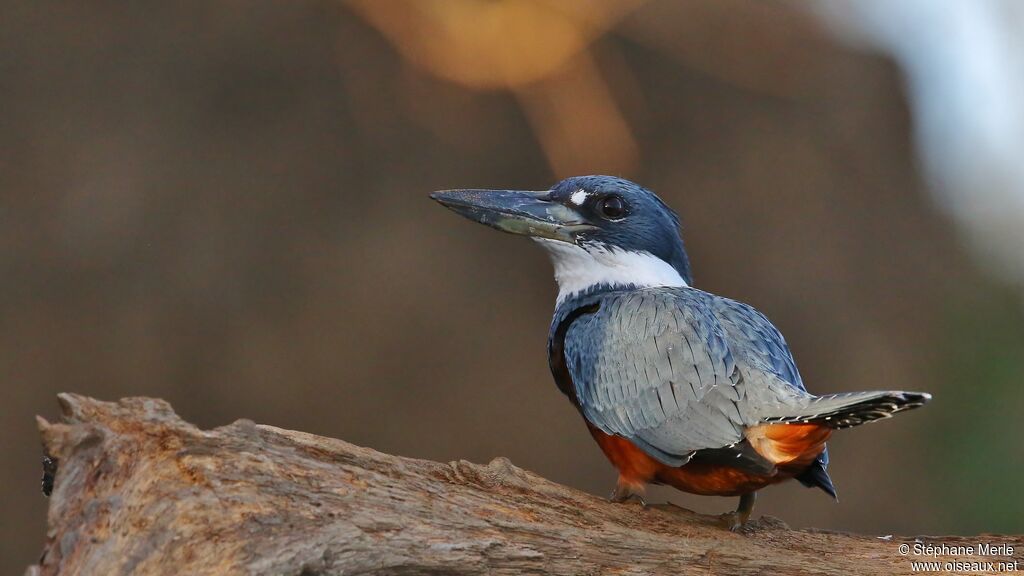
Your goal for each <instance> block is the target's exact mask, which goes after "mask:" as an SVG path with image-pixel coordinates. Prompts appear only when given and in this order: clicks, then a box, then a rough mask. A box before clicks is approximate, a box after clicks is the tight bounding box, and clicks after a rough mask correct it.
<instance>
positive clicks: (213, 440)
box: [28, 395, 1024, 576]
mask: <svg viewBox="0 0 1024 576" xmlns="http://www.w3.org/2000/svg"><path fill="white" fill-rule="evenodd" d="M60 400H61V404H62V406H63V411H64V422H63V423H54V424H51V423H48V422H46V421H45V420H43V419H40V422H39V428H40V431H41V433H42V437H43V444H44V448H45V451H46V453H47V454H48V455H49V456H52V457H53V458H55V459H56V460H57V463H58V466H57V470H56V478H55V482H54V485H53V493H52V497H51V500H50V510H49V526H50V528H49V532H48V534H47V540H46V544H45V548H44V550H43V555H42V558H41V560H40V564H39V565H37V566H32V567H30V568H29V570H28V574H31V575H49V574H103V575H118V574H136V575H150V574H190V575H201V574H274V575H278V574H293V575H302V576H306V575H314V574H364V573H380V574H434V573H446V574H447V573H454V574H524V573H534V574H599V573H600V574H605V573H614V574H702V575H704V574H787V575H788V574H837V575H839V574H842V575H845V574H902V573H909V572H910V571H911V567H910V561H911V560H912V559H922V558H914V557H912V556H902V555H900V554H899V552H898V546H899V544H902V543H908V544H911V545H913V543H914V541H915V539H914V538H903V537H894V538H892V539H890V540H883V539H879V538H876V537H871V536H858V535H853V534H842V533H832V532H821V531H814V530H790V529H789V528H787V527H786V526H785V525H784V524H783V523H782V522H780V521H778V520H775V519H770V518H762V519H761V520H759V521H757V522H755V523H754V524H753V525H752V526H751V528H750V529H749V530H747V531H746V532H744V533H737V534H734V533H731V532H728V531H726V530H724V529H722V528H721V527H720V526H719V522H718V519H717V518H715V517H710V516H703V515H699V514H696V513H693V512H690V511H686V510H683V509H681V508H674V509H662V508H644V507H641V506H639V505H636V504H611V503H609V502H607V501H605V500H604V499H602V498H598V497H595V496H592V495H590V494H585V493H583V492H580V491H578V490H574V489H572V488H568V487H565V486H561V485H558V484H555V483H553V482H550V481H548V480H545V479H544V478H541V477H539V476H537V475H536V474H533V473H530V472H527V471H525V470H521V469H519V468H516V467H515V466H513V465H512V464H511V463H509V461H508V460H506V459H504V458H498V459H496V460H494V461H493V462H491V463H490V464H487V465H478V464H472V463H469V462H463V461H460V462H452V463H448V464H442V463H438V462H429V461H424V460H416V459H412V458H402V457H397V456H390V455H387V454H382V453H380V452H376V451H374V450H370V449H367V448H360V447H358V446H353V445H352V444H348V443H346V442H343V441H341V440H334V439H330V438H322V437H319V436H313V435H310V434H304V433H301V432H293V431H289V430H282V429H279V428H274V427H270V426H259V425H256V424H254V423H252V422H250V421H245V420H240V421H238V422H235V423H233V424H231V425H229V426H224V427H222V428H217V429H215V430H211V431H202V430H199V429H198V428H196V427H194V426H192V425H190V424H188V423H186V422H184V421H183V420H181V419H180V418H179V417H178V416H177V415H176V414H175V413H174V412H173V410H172V409H171V407H170V406H169V405H168V404H167V403H165V402H163V401H161V400H153V399H145V398H131V399H126V400H122V401H120V402H118V403H107V402H100V401H97V400H93V399H90V398H85V397H82V396H73V395H61V396H60ZM919 541H924V542H931V543H936V544H946V545H957V544H971V545H975V546H976V545H977V544H978V543H979V542H985V543H989V544H997V543H1008V544H1010V545H1011V546H1014V547H1015V548H1016V550H1014V552H1013V555H1012V556H1011V557H1006V556H1001V557H998V556H997V557H989V558H988V559H990V560H995V561H1011V562H1012V561H1014V560H1016V561H1018V566H1019V569H1022V570H1024V556H1022V552H1024V539H1022V538H1021V537H1019V536H1017V537H1005V536H982V537H972V538H960V537H938V538H930V537H919ZM923 559H927V558H923ZM953 559H954V557H951V556H943V557H940V558H938V560H940V561H946V560H953ZM958 559H960V560H980V559H982V558H981V557H978V556H975V557H970V558H966V557H963V556H961V557H958Z"/></svg>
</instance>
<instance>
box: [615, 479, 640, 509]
mask: <svg viewBox="0 0 1024 576" xmlns="http://www.w3.org/2000/svg"><path fill="white" fill-rule="evenodd" d="M608 499H609V500H611V501H612V502H615V503H624V502H635V503H637V504H639V505H641V506H647V502H646V501H645V500H644V487H643V485H640V486H637V485H636V484H632V483H626V482H621V481H620V482H619V483H618V484H616V485H615V490H613V491H612V494H611V496H609V497H608Z"/></svg>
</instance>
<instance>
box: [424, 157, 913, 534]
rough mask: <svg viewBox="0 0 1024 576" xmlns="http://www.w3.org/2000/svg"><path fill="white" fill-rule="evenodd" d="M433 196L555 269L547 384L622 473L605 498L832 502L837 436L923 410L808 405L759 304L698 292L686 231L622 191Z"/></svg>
mask: <svg viewBox="0 0 1024 576" xmlns="http://www.w3.org/2000/svg"><path fill="white" fill-rule="evenodd" d="M431 198H433V199H434V200H436V201H438V202H440V203H441V204H443V205H444V206H445V207H447V208H449V209H451V210H453V211H454V212H456V213H458V214H460V215H462V216H465V217H466V218H469V219H471V220H474V221H477V222H480V223H482V224H486V225H488V226H491V227H493V228H497V229H498V230H502V231H504V232H511V233H513V234H520V235H524V236H529V237H531V238H533V239H534V240H535V241H537V243H539V244H540V245H541V246H543V247H544V248H545V249H546V250H547V251H548V253H549V255H550V256H551V260H552V262H553V264H554V269H555V280H556V281H557V283H558V299H557V303H556V307H555V313H554V318H553V319H552V321H551V328H550V331H549V333H548V363H549V365H550V368H551V373H552V375H553V376H554V379H555V383H556V384H557V385H558V388H559V390H561V391H562V392H563V393H564V394H565V395H566V396H568V397H569V400H570V401H571V402H572V403H573V405H574V406H575V407H576V409H577V410H578V411H579V412H580V414H581V415H582V416H583V419H584V420H585V421H586V424H587V428H588V429H589V430H590V434H591V435H592V436H593V437H594V440H596V441H597V443H598V445H599V446H600V447H601V450H602V451H603V452H604V454H605V455H606V456H607V457H608V459H609V460H610V461H611V463H612V464H613V465H614V466H615V468H616V469H617V470H618V472H619V478H618V482H617V483H616V487H615V490H614V492H613V493H612V496H611V499H612V501H614V502H624V501H627V500H637V501H639V502H641V503H643V494H644V488H645V486H646V485H647V484H651V483H653V484H667V485H669V486H673V487H675V488H677V489H679V490H682V491H684V492H691V493H694V494H704V495H718V496H739V497H740V502H739V506H738V508H737V509H736V511H735V512H732V513H730V514H726V515H725V521H726V524H727V525H728V526H729V528H730V529H733V530H736V529H738V528H739V527H741V526H742V525H743V524H745V523H746V522H747V520H748V519H749V517H750V513H751V511H752V510H753V506H754V498H755V493H756V492H757V490H760V489H761V488H764V487H765V486H768V485H769V484H775V483H777V482H781V481H783V480H787V479H789V478H796V479H797V480H798V481H799V482H801V483H802V484H803V485H805V486H808V487H818V488H821V489H822V490H824V491H825V492H827V493H828V494H829V495H831V496H832V497H833V498H835V496H836V491H835V488H834V487H833V485H832V480H831V479H830V478H829V475H828V472H827V471H826V468H827V466H828V451H827V449H826V446H825V441H826V440H828V438H829V436H830V435H831V434H832V431H833V430H838V429H841V428H849V427H851V426H857V425H860V424H864V423H866V422H871V421H873V420H878V419H881V418H887V417H889V416H892V415H893V414H896V413H897V412H901V411H904V410H909V409H911V408H916V407H918V406H922V405H924V404H925V403H926V402H928V400H930V399H931V395H929V394H927V393H924V392H903V391H874V392H851V393H843V394H827V395H824V396H816V395H814V394H811V393H810V392H808V391H807V388H806V387H805V386H804V383H803V381H802V380H801V379H800V373H799V371H797V367H796V363H795V362H794V360H793V355H792V354H791V353H790V350H789V347H788V346H787V344H786V341H785V339H784V338H783V337H782V334H781V333H780V332H779V330H778V329H777V328H776V327H775V326H774V325H773V324H772V323H771V322H770V321H769V320H768V318H766V317H765V316H764V315H763V314H761V313H760V312H758V311H757V310H756V309H754V308H753V307H752V306H749V305H747V304H744V303H742V302H737V301H735V300H730V299H728V298H723V297H721V296H716V295H715V294H711V293H708V292H704V291H702V290H699V289H697V288H694V287H693V278H692V276H691V273H690V263H689V259H688V258H687V255H686V250H685V249H684V247H683V240H682V238H681V236H680V233H679V218H678V217H677V216H676V214H675V212H673V211H672V209H671V208H669V207H668V206H667V205H666V204H665V203H664V202H663V201H662V200H661V199H660V198H658V197H657V196H656V195H655V194H654V193H653V192H651V191H650V190H647V189H646V188H643V187H641V186H639V185H638V184H635V183H633V182H630V181H628V180H624V179H622V178H616V177H611V176H581V177H574V178H568V179H566V180H562V181H561V182H559V183H558V184H556V185H555V186H554V187H553V188H552V189H550V190H545V191H541V192H526V191H516V190H446V191H442V192H435V193H434V194H431Z"/></svg>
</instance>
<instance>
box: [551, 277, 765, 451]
mask: <svg viewBox="0 0 1024 576" xmlns="http://www.w3.org/2000/svg"><path fill="white" fill-rule="evenodd" d="M715 298H716V297H715V296H712V295H710V294H707V293H704V292H701V291H699V290H693V289H687V288H682V289H676V288H651V289H646V290H633V291H623V292H611V293H608V294H606V295H604V296H602V297H601V298H600V300H599V303H600V306H599V308H598V309H597V310H596V311H594V312H592V313H590V314H585V315H582V316H580V318H578V319H577V320H576V321H575V322H573V324H572V325H571V326H570V327H569V329H568V331H567V332H566V336H565V358H566V364H567V366H568V368H569V372H570V374H571V376H572V380H573V386H574V388H575V392H576V396H577V399H578V401H579V405H580V409H581V411H582V412H583V415H584V417H586V419H587V420H588V421H589V422H590V423H591V424H593V425H594V426H597V427H598V428H599V429H601V430H602V431H603V432H605V433H607V434H615V435H618V436H622V437H625V438H627V439H629V440H631V441H633V442H634V443H635V444H637V445H638V446H640V447H641V448H643V449H644V450H645V451H646V452H647V453H648V454H650V455H651V456H653V457H655V458H657V459H658V460H660V461H662V462H664V463H666V464H669V465H676V466H678V465H681V464H684V463H686V462H687V461H688V460H689V458H690V457H691V456H692V455H693V453H694V452H695V451H698V450H702V449H707V448H722V447H725V446H729V445H732V444H735V443H737V442H739V441H741V440H742V437H743V429H744V427H745V426H747V425H749V424H751V423H753V422H752V421H749V418H747V417H745V416H744V414H743V412H745V411H744V410H741V405H742V403H743V399H744V397H745V393H744V389H743V377H742V375H741V374H740V371H739V368H738V366H737V362H736V358H735V356H734V353H733V351H732V350H731V347H730V343H729V334H728V332H727V331H726V329H725V328H724V327H723V325H722V322H721V321H720V320H719V318H718V316H717V315H716V313H715V310H714V301H715Z"/></svg>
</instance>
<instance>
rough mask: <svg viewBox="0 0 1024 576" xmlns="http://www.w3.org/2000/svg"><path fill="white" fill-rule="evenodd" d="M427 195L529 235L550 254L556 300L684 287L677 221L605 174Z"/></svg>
mask: <svg viewBox="0 0 1024 576" xmlns="http://www.w3.org/2000/svg"><path fill="white" fill-rule="evenodd" d="M431 197H432V198H433V199H435V200H437V201H438V202H440V203H441V204H443V205H444V206H446V207H448V208H450V209H451V210H453V211H455V212H457V213H459V214H461V215H463V216H465V217H467V218H469V219H471V220H475V221H477V222H481V223H483V224H486V225H488V226H491V227H494V228H497V229H498V230H502V231H505V232H511V233H513V234H521V235H525V236H530V237H533V238H534V239H535V240H537V241H538V242H540V243H541V244H542V245H543V246H544V247H545V248H547V249H548V252H549V253H550V254H551V258H552V261H553V262H554V265H555V278H556V279H557V280H558V284H559V288H560V290H559V300H560V301H561V300H564V299H565V298H567V297H569V296H572V295H574V294H578V293H581V292H585V291H590V290H595V289H599V288H602V287H607V288H621V287H648V286H685V285H690V284H692V283H693V282H692V277H691V275H690V264H689V261H688V259H687V256H686V250H685V249H684V247H683V240H682V238H681V237H680V235H679V218H678V217H677V216H676V214H675V212H673V211H672V209H671V208H669V207H668V206H667V205H666V204H665V203H664V202H662V201H661V199H660V198H658V197H657V196H656V195H655V194H654V193H653V192H651V191H650V190H648V189H646V188H644V187H642V186H640V185H638V184H635V183H633V182H630V181H629V180H625V179H622V178H615V177H612V176H577V177H573V178H567V179H565V180H562V181H561V182H559V183H558V184H556V185H555V186H554V187H553V188H551V189H550V190H545V191H542V192H524V191H518V190H447V191H443V192H435V193H434V194H432V195H431Z"/></svg>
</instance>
